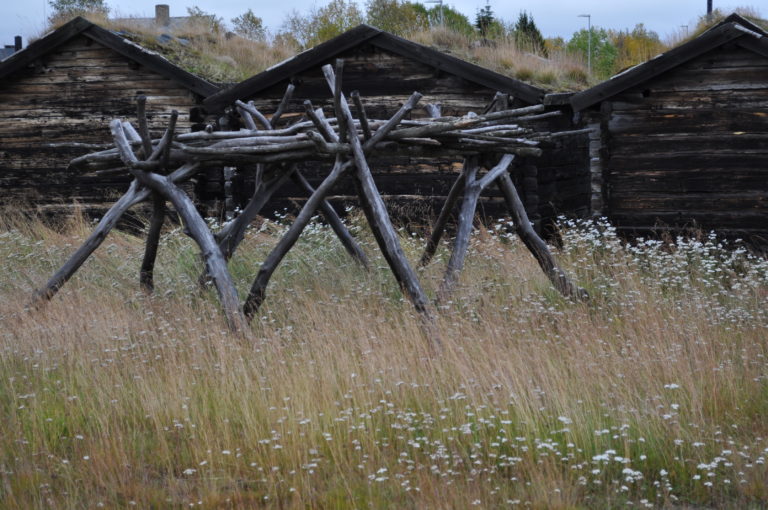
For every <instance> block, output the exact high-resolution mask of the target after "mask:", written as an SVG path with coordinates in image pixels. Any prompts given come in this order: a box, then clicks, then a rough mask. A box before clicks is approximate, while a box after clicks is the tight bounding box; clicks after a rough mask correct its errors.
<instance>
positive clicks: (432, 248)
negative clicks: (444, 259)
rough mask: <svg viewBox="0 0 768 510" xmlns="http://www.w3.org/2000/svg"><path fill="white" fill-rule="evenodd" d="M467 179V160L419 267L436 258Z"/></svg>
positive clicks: (441, 210)
mask: <svg viewBox="0 0 768 510" xmlns="http://www.w3.org/2000/svg"><path fill="white" fill-rule="evenodd" d="M466 179H467V161H466V160H465V161H464V167H463V169H462V171H461V174H459V176H458V177H457V178H456V180H455V181H453V186H451V190H450V191H449V192H448V196H447V197H446V198H445V203H444V204H443V208H442V209H440V214H439V215H438V217H437V220H436V221H435V224H434V226H433V227H432V232H431V233H430V235H429V239H428V240H427V246H426V247H425V248H424V253H422V255H421V259H420V260H419V265H421V266H426V265H427V264H429V261H430V260H432V257H434V256H435V252H436V251H437V247H438V246H439V245H440V240H441V239H442V238H443V233H444V232H445V227H446V225H447V224H448V219H449V218H450V216H451V212H452V211H453V208H454V206H455V205H456V201H457V200H458V199H459V196H461V193H462V191H464V185H465V183H466Z"/></svg>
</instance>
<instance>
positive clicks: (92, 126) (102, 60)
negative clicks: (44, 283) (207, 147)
mask: <svg viewBox="0 0 768 510" xmlns="http://www.w3.org/2000/svg"><path fill="white" fill-rule="evenodd" d="M140 94H143V95H146V96H147V98H148V101H147V111H148V117H149V123H150V130H151V131H152V134H153V135H154V136H159V135H161V134H162V131H163V130H164V129H165V127H166V126H167V123H168V117H169V114H170V112H171V110H173V109H176V110H178V111H179V119H178V126H179V129H180V130H185V131H188V130H190V128H191V125H192V120H191V119H190V113H191V111H192V110H193V109H194V108H195V107H196V106H197V105H199V104H200V101H199V99H198V98H196V97H195V95H194V94H193V93H192V92H190V91H189V90H187V89H185V88H184V87H181V86H179V85H178V84H176V83H175V82H173V81H171V80H169V79H166V78H164V77H162V76H160V75H158V74H157V73H154V72H152V71H150V70H147V69H145V68H143V67H141V66H139V65H137V64H136V63H135V62H133V61H131V60H129V59H127V58H125V57H123V56H122V55H120V54H118V53H117V52H115V51H113V50H111V49H110V48H107V47H105V46H103V45H101V44H99V43H97V42H94V41H93V40H91V39H89V38H88V37H85V36H78V37H75V38H73V39H72V40H71V41H69V42H67V43H65V44H63V45H61V46H60V47H58V48H56V49H55V50H54V51H52V52H51V53H49V54H47V55H45V56H44V57H42V58H41V59H40V60H39V61H38V62H37V63H36V65H35V66H34V67H33V68H27V69H24V70H21V71H17V72H16V73H15V74H13V75H11V76H9V77H6V78H5V79H3V80H2V82H0V206H2V207H20V208H30V207H31V206H34V207H36V208H38V209H41V210H45V211H61V210H67V209H69V208H71V207H72V205H73V204H75V203H77V204H79V205H80V206H82V207H83V208H86V209H91V208H95V209H97V210H98V209H102V208H104V207H105V206H108V205H109V204H110V202H111V201H112V200H113V199H114V197H115V196H117V194H119V193H122V192H124V191H125V190H126V189H127V187H128V183H129V177H128V174H126V173H120V174H118V175H114V176H110V175H100V174H95V173H83V172H80V171H71V170H68V169H67V165H68V163H69V161H70V160H71V159H72V158H74V157H77V156H80V155H83V154H85V153H88V152H91V149H88V148H82V149H70V148H60V147H59V148H52V147H47V146H46V145H48V144H54V143H68V142H78V143H91V144H93V143H109V142H111V136H110V132H109V121H110V120H112V119H114V118H116V117H117V118H120V117H124V118H126V119H127V120H132V119H135V116H136V97H137V96H138V95H140ZM193 120H194V119H193Z"/></svg>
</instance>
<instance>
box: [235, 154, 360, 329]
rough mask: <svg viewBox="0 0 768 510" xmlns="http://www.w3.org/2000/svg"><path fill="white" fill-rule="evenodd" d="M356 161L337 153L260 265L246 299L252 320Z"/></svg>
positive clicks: (245, 307)
mask: <svg viewBox="0 0 768 510" xmlns="http://www.w3.org/2000/svg"><path fill="white" fill-rule="evenodd" d="M351 166H352V165H351V164H350V162H344V161H343V160H342V158H341V157H340V156H337V158H336V163H335V164H334V166H333V169H332V170H331V172H330V173H329V174H328V176H327V177H326V178H325V179H324V180H323V182H322V183H321V184H320V186H318V187H317V189H316V190H315V192H314V193H313V194H312V196H310V197H309V199H308V200H307V202H306V203H305V204H304V207H302V208H301V212H299V215H298V216H296V219H295V220H294V221H293V223H292V224H291V226H290V228H289V229H288V232H286V233H285V235H283V237H282V238H280V241H278V243H277V245H276V246H275V247H274V248H273V249H272V251H271V252H270V253H269V255H268V256H267V258H266V259H264V262H263V263H262V264H261V267H260V268H259V273H258V275H257V276H256V279H255V280H254V282H253V285H252V286H251V290H250V292H249V293H248V297H247V298H246V300H245V304H244V306H243V313H245V316H246V317H247V319H248V320H249V321H250V320H252V319H253V317H254V315H256V313H257V312H258V310H259V308H260V307H261V304H262V303H263V302H264V298H265V297H266V290H267V285H268V284H269V280H270V278H271V277H272V274H273V273H274V272H275V270H276V269H277V267H278V266H279V265H280V262H281V261H282V260H283V258H284V257H285V255H286V254H287V253H288V251H289V250H290V249H291V248H292V247H293V245H294V244H296V241H297V240H298V239H299V236H300V235H301V232H302V231H303V230H304V228H305V227H306V226H307V224H308V223H309V221H310V220H311V219H312V216H314V214H315V211H317V208H318V207H319V206H320V203H321V202H322V201H323V200H324V199H325V197H326V196H327V195H328V193H329V192H330V191H331V189H332V188H333V186H334V184H336V181H337V180H338V179H339V178H340V177H341V176H342V175H343V174H344V172H346V171H347V170H348V169H349V168H350V167H351Z"/></svg>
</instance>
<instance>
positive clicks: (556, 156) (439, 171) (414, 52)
mask: <svg viewBox="0 0 768 510" xmlns="http://www.w3.org/2000/svg"><path fill="white" fill-rule="evenodd" d="M338 58H341V59H343V60H344V79H343V83H344V92H345V94H346V95H347V97H349V95H350V93H351V92H352V91H355V90H357V91H359V93H360V96H361V97H362V98H363V99H364V106H365V109H366V111H367V114H368V116H369V117H372V118H388V117H390V116H391V115H392V114H394V113H395V111H396V110H397V109H398V108H399V107H400V106H401V105H402V104H403V103H404V102H405V101H406V100H407V99H408V97H409V96H410V95H411V93H412V92H413V91H416V90H417V91H419V92H421V93H422V94H424V97H423V98H422V100H421V102H420V103H419V107H418V108H417V109H416V110H414V111H413V117H414V118H416V117H418V116H426V115H427V113H426V111H425V110H424V106H425V105H427V104H428V103H432V104H440V105H441V112H442V114H443V115H463V114H466V113H468V112H476V113H482V111H483V109H484V108H485V107H486V106H487V105H488V104H489V103H490V102H491V100H492V99H493V98H494V95H495V94H496V92H502V93H505V94H509V96H510V106H511V107H522V106H528V105H534V104H540V103H541V102H542V101H543V100H544V96H545V91H544V90H542V89H539V88H537V87H534V86H531V85H529V84H526V83H523V82H521V81H518V80H515V79H512V78H509V77H507V76H503V75H500V74H498V73H495V72H493V71H490V70H488V69H485V68H482V67H479V66H477V65H474V64H471V63H469V62H466V61H463V60H460V59H458V58H456V57H453V56H451V55H448V54H446V53H442V52H440V51H437V50H434V49H432V48H428V47H426V46H423V45H420V44H416V43H414V42H411V41H407V40H405V39H402V38H400V37H397V36H394V35H392V34H389V33H387V32H383V31H381V30H379V29H376V28H373V27H370V26H366V25H360V26H358V27H356V28H354V29H352V30H349V31H348V32H345V33H344V34H342V35H340V36H338V37H336V38H334V39H331V40H329V41H327V42H325V43H322V44H320V45H318V46H316V47H314V48H312V49H310V50H307V51H305V52H303V53H300V54H299V55H296V56H295V57H293V58H291V59H289V60H286V61H284V62H282V63H280V64H278V65H276V66H273V67H272V68H270V69H268V70H266V71H264V72H262V73H260V74H258V75H256V76H254V77H252V78H250V79H248V80H245V81H243V82H241V83H239V84H237V85H235V86H233V87H231V88H228V89H225V90H222V91H221V92H219V93H217V94H214V95H212V96H210V97H208V98H207V99H206V100H205V105H206V108H207V109H208V110H211V111H216V110H219V111H221V110H223V109H224V108H226V107H227V106H229V105H232V104H233V103H234V102H235V101H236V100H243V101H249V100H252V101H253V102H254V104H255V106H256V107H257V108H258V109H259V110H260V111H262V112H264V113H265V114H269V113H272V112H274V111H275V110H276V109H277V108H278V105H279V103H280V101H281V99H282V97H283V94H284V92H285V90H286V87H287V85H288V84H289V83H291V84H293V85H294V86H295V87H296V88H295V92H294V95H293V97H294V98H295V99H293V100H292V102H291V103H290V104H289V107H288V109H287V113H285V114H284V115H283V117H282V118H283V119H290V118H291V117H292V116H295V115H302V114H303V113H304V106H303V104H302V102H303V101H304V100H305V99H310V100H311V101H312V103H313V104H314V105H315V107H318V106H323V107H325V109H326V111H331V94H330V91H329V90H328V86H327V84H326V83H325V80H324V78H323V75H322V73H321V72H320V68H321V66H322V65H324V64H328V63H331V64H332V63H333V62H334V61H335V60H336V59H338ZM551 108H552V109H563V110H564V114H563V115H561V116H559V117H552V118H550V119H546V121H543V122H545V125H544V126H543V128H544V129H545V130H549V131H562V130H566V129H572V125H571V119H572V111H571V109H570V105H569V104H567V102H566V103H565V104H564V105H563V104H561V105H558V106H552V107H551ZM587 144H588V140H587V138H586V136H579V137H571V138H564V139H560V140H559V141H558V143H557V145H556V146H552V147H548V148H546V149H545V153H544V156H543V157H542V158H539V159H523V158H521V159H519V160H518V161H517V165H518V169H517V170H516V171H515V172H514V174H515V176H516V179H517V180H518V184H519V185H521V186H520V189H521V190H522V193H523V195H524V200H525V203H526V208H527V209H528V213H529V215H530V216H531V218H532V219H533V220H538V219H540V218H542V217H544V218H545V219H551V218H553V217H554V215H555V213H556V212H571V213H573V212H578V213H586V211H587V207H584V206H585V205H586V204H587V203H588V196H589V170H588V168H589V165H588V155H587ZM460 165H461V163H460V162H459V161H457V160H440V161H435V160H429V161H426V160H424V159H419V158H410V159H408V158H406V159H403V158H398V159H394V158H393V159H390V160H381V159H377V160H376V164H375V165H374V166H375V168H374V172H375V177H376V182H377V185H378V186H379V188H380V190H381V191H382V193H383V194H384V195H385V196H386V197H387V198H388V200H389V201H390V203H393V202H394V203H405V204H407V206H406V207H409V208H414V207H415V208H416V212H417V215H420V214H423V213H424V212H425V210H426V208H424V207H423V206H422V207H420V206H418V205H415V204H418V203H424V202H426V203H427V204H428V205H429V207H434V206H435V205H437V206H439V205H440V203H442V201H443V200H444V198H445V196H446V195H447V194H448V190H449V188H450V186H451V184H452V182H453V181H454V179H455V177H456V175H457V173H458V171H459V170H460ZM307 176H308V177H310V180H311V181H313V183H317V182H318V180H319V175H317V174H316V175H314V176H313V175H312V173H311V170H310V173H308V174H307ZM223 185H224V183H223V182H222V181H221V178H220V177H219V176H217V175H213V174H212V175H211V176H210V182H208V185H207V188H208V191H209V193H211V195H212V196H219V195H220V193H221V190H222V189H223ZM233 188H234V189H238V188H239V189H241V190H242V191H241V194H240V196H239V197H237V198H238V201H239V202H240V203H242V202H243V201H244V200H246V199H247V197H249V196H250V189H249V187H248V186H242V185H241V186H233ZM335 194H336V195H337V197H340V198H343V197H346V196H352V195H354V194H355V193H354V190H352V189H347V188H344V186H340V187H339V188H338V189H336V190H335ZM296 197H299V198H302V197H303V194H302V193H299V190H298V189H297V188H291V187H286V188H285V189H284V190H283V191H281V192H278V197H277V198H276V200H275V201H274V203H273V204H270V206H272V207H279V206H283V205H285V204H286V203H287V202H288V201H289V200H291V199H294V198H296ZM424 199H427V200H426V201H425V200H424ZM500 205H501V197H500V195H496V196H495V197H491V198H490V200H487V201H486V202H484V204H483V207H484V211H485V212H486V213H487V214H489V215H495V214H497V213H498V212H500V208H499V207H497V206H500Z"/></svg>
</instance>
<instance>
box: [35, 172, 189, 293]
mask: <svg viewBox="0 0 768 510" xmlns="http://www.w3.org/2000/svg"><path fill="white" fill-rule="evenodd" d="M198 167H199V163H189V164H186V165H184V166H183V167H181V168H179V169H178V170H176V171H174V172H173V173H172V174H171V175H169V176H168V178H169V179H171V180H172V181H173V182H184V181H186V180H188V179H189V178H190V177H192V176H193V175H194V174H196V173H197V170H198ZM150 194H151V192H150V190H148V189H147V188H145V187H143V186H141V184H139V182H138V181H137V180H135V179H134V180H133V181H132V182H131V185H130V186H129V187H128V191H126V192H125V194H124V195H123V196H121V197H120V198H119V199H118V201H117V202H115V203H114V204H113V205H112V207H110V208H109V210H108V211H107V212H106V213H105V214H104V216H102V217H101V220H99V223H98V224H97V225H96V228H95V229H94V230H93V232H91V235H89V236H88V238H87V239H86V240H85V241H84V242H83V244H82V245H80V247H79V248H78V249H77V250H76V251H75V253H73V254H72V255H71V256H70V257H69V258H68V259H67V261H66V262H65V263H64V265H63V266H61V268H60V269H59V270H58V271H56V272H55V273H54V274H53V276H51V278H50V279H49V280H48V282H47V283H46V284H45V285H44V286H43V287H42V288H41V289H39V290H38V291H37V292H35V295H34V296H33V297H32V304H33V305H35V306H37V305H39V304H40V303H41V302H42V301H48V300H50V299H51V298H53V296H55V295H56V293H57V292H58V291H59V290H60V289H61V287H63V286H64V284H65V283H67V281H69V279H70V278H72V276H73V275H74V274H75V273H76V272H77V270H78V269H80V267H81V266H82V265H83V263H85V261H86V260H88V257H90V256H91V255H92V254H93V252H94V251H96V249H97V248H98V247H99V246H101V243H102V242H104V239H106V237H107V234H109V232H110V231H111V230H112V229H113V228H114V227H115V225H117V222H118V221H119V220H120V218H121V217H122V216H123V214H125V213H126V211H128V210H129V209H130V208H131V207H133V206H134V205H136V204H139V203H141V202H143V201H145V200H146V199H147V198H148V197H149V196H150Z"/></svg>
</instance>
